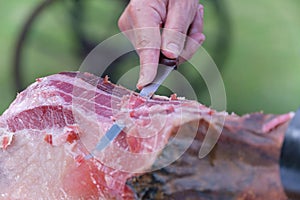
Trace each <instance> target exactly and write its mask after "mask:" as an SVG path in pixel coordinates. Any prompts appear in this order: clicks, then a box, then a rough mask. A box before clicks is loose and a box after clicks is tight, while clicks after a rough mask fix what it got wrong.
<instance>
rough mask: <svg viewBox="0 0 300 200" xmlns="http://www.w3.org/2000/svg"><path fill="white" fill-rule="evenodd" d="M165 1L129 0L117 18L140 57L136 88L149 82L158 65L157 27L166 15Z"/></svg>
mask: <svg viewBox="0 0 300 200" xmlns="http://www.w3.org/2000/svg"><path fill="white" fill-rule="evenodd" d="M164 3H165V1H157V0H153V1H148V0H131V2H130V4H129V5H128V6H127V8H126V9H125V11H124V13H123V14H122V16H121V17H120V19H119V27H120V29H121V30H122V31H124V34H125V35H126V36H127V37H128V38H129V40H130V41H131V42H132V44H133V45H134V47H135V49H136V51H137V53H138V54H139V57H140V77H139V81H138V83H137V88H138V89H141V88H142V87H143V86H145V85H147V84H149V83H151V82H152V81H153V80H154V78H155V76H156V71H157V66H158V60H159V53H160V46H161V35H160V30H159V27H160V26H161V24H162V21H163V18H165V15H166V8H165V7H166V5H165V4H164Z"/></svg>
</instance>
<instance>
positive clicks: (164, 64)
mask: <svg viewBox="0 0 300 200" xmlns="http://www.w3.org/2000/svg"><path fill="white" fill-rule="evenodd" d="M177 65H178V59H169V58H167V57H165V56H164V55H163V54H162V53H161V54H160V58H159V65H158V69H157V74H156V77H155V79H154V80H153V82H152V83H150V84H148V85H146V86H145V87H144V88H143V89H142V90H141V92H140V96H142V97H145V98H147V99H150V98H151V97H152V96H153V94H154V93H155V92H156V90H157V89H158V88H159V86H160V85H161V84H162V83H163V82H164V80H165V79H166V78H167V77H168V75H169V74H170V73H171V71H172V70H173V69H176V68H177ZM124 128H125V126H124V125H123V124H119V123H114V124H113V125H112V126H111V128H110V129H109V130H108V131H107V132H106V133H105V135H104V136H103V137H102V138H101V139H100V141H99V142H98V143H97V145H96V147H95V149H94V150H93V151H92V152H91V153H90V154H89V155H87V156H86V157H85V159H90V158H92V157H93V153H94V152H95V151H102V150H104V149H105V148H106V147H107V146H108V145H109V144H110V143H111V142H112V141H113V140H114V139H115V138H116V137H117V136H118V135H119V134H120V133H121V132H122V130H123V129H124Z"/></svg>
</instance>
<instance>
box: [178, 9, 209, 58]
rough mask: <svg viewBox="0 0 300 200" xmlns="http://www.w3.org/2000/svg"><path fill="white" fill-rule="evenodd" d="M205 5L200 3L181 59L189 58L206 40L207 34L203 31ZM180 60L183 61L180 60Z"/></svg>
mask: <svg viewBox="0 0 300 200" xmlns="http://www.w3.org/2000/svg"><path fill="white" fill-rule="evenodd" d="M203 15H204V10H203V6H202V5H199V6H198V10H197V13H196V16H195V18H194V20H193V22H192V24H191V26H190V28H189V32H188V37H187V39H186V43H185V47H184V49H183V51H182V54H181V59H184V60H189V59H191V58H192V56H193V55H194V53H195V52H196V51H197V50H198V48H199V46H200V45H201V44H202V43H203V42H204V40H205V35H204V34H203V33H202V31H203ZM179 62H183V60H180V61H179Z"/></svg>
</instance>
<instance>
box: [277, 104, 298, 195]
mask: <svg viewBox="0 0 300 200" xmlns="http://www.w3.org/2000/svg"><path fill="white" fill-rule="evenodd" d="M280 176H281V183H282V185H283V187H284V190H285V192H286V195H287V196H288V197H289V199H300V108H299V109H298V111H297V112H296V114H295V116H294V117H293V119H292V120H291V122H290V124H289V126H288V129H287V131H286V133H285V136H284V141H283V145H282V148H281V155H280Z"/></svg>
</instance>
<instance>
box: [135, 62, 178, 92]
mask: <svg viewBox="0 0 300 200" xmlns="http://www.w3.org/2000/svg"><path fill="white" fill-rule="evenodd" d="M175 67H176V65H174V66H166V65H159V67H158V70H157V75H156V77H155V79H154V81H153V82H152V83H150V84H149V85H147V86H145V87H144V88H143V89H142V90H141V92H140V95H141V96H142V97H146V98H150V97H151V96H152V95H153V94H154V93H155V92H156V90H157V89H158V88H159V86H160V85H161V84H162V83H163V82H164V80H165V79H166V78H167V76H168V75H169V74H170V73H171V71H172V70H173V69H175Z"/></svg>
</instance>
